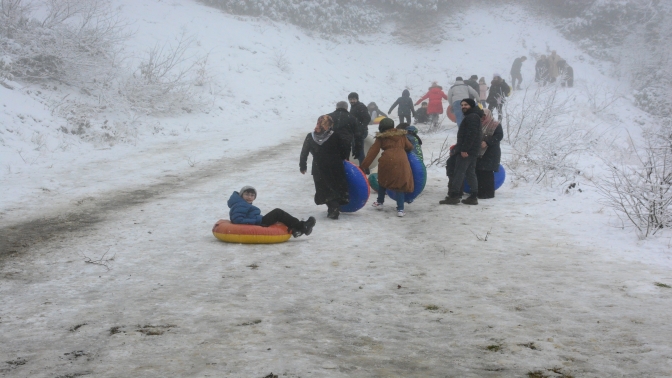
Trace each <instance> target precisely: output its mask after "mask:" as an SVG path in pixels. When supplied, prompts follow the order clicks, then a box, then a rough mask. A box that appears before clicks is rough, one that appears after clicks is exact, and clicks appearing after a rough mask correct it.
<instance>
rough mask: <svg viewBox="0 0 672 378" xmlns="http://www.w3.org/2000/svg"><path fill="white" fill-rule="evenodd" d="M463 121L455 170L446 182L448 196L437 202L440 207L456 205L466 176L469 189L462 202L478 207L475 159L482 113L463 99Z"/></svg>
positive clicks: (474, 105)
mask: <svg viewBox="0 0 672 378" xmlns="http://www.w3.org/2000/svg"><path fill="white" fill-rule="evenodd" d="M460 106H461V107H462V112H463V113H464V119H463V120H462V123H460V127H459V129H458V130H457V143H455V148H454V150H455V153H456V154H457V155H456V160H455V168H454V171H453V175H452V176H451V177H450V180H449V181H448V195H447V196H446V198H445V199H443V200H441V201H439V203H440V204H441V205H457V204H458V203H460V199H461V197H462V185H463V183H464V178H465V176H466V178H467V183H469V187H470V189H471V193H470V195H469V198H467V199H464V200H462V203H464V204H467V205H478V180H477V179H476V159H477V158H478V153H479V151H480V148H481V117H482V116H483V111H482V110H481V109H479V108H478V107H476V102H475V101H474V100H472V99H470V98H465V99H464V100H462V102H461V103H460Z"/></svg>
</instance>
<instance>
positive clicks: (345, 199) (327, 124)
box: [299, 115, 350, 219]
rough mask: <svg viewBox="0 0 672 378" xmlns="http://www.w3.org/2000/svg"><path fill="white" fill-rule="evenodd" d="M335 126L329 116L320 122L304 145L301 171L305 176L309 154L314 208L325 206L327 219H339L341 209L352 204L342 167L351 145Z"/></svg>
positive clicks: (300, 163)
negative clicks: (311, 158)
mask: <svg viewBox="0 0 672 378" xmlns="http://www.w3.org/2000/svg"><path fill="white" fill-rule="evenodd" d="M333 126H334V121H333V120H332V119H331V117H330V116H328V115H323V116H320V118H318V119H317V125H316V126H315V130H314V131H313V132H312V133H309V134H308V135H306V139H305V140H304V141H303V148H302V149H301V156H300V158H299V170H300V171H301V173H302V174H305V173H306V171H307V169H308V166H307V161H308V154H309V153H310V154H311V155H313V165H312V170H311V173H312V175H313V182H314V183H315V204H316V205H324V204H326V205H327V217H328V218H331V219H338V216H339V214H340V210H339V206H340V205H346V204H348V203H349V202H350V201H349V193H348V181H347V179H346V177H345V167H344V166H343V160H346V159H347V158H348V157H350V141H349V140H347V139H346V138H345V137H344V135H343V134H340V133H338V132H336V131H335V130H334V128H333Z"/></svg>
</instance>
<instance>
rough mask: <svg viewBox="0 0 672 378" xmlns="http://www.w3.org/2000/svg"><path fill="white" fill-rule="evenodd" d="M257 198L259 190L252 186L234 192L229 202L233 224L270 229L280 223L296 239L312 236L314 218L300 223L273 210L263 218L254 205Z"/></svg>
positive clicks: (280, 210)
mask: <svg viewBox="0 0 672 378" xmlns="http://www.w3.org/2000/svg"><path fill="white" fill-rule="evenodd" d="M256 198H257V190H256V189H254V188H253V187H251V186H244V187H243V188H242V189H240V192H233V194H231V197H229V200H228V201H227V205H229V209H230V210H229V219H230V220H231V223H233V224H253V225H257V226H262V227H268V226H272V225H274V224H276V223H278V222H280V223H282V224H284V225H285V226H287V229H288V230H289V233H290V234H292V236H294V237H295V238H298V237H299V236H301V235H310V234H311V233H312V232H313V227H314V226H315V218H313V217H309V218H308V220H307V221H300V220H298V219H296V218H294V217H293V216H291V215H290V214H288V213H287V212H286V211H284V210H282V209H273V210H271V212H270V213H268V214H266V215H264V216H263V217H262V216H261V210H259V208H258V207H256V206H254V205H252V202H254V200H255V199H256Z"/></svg>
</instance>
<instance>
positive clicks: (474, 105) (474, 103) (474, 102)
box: [460, 98, 476, 109]
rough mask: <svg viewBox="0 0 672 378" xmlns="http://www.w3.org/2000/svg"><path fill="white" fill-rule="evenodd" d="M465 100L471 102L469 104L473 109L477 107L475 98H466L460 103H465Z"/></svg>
mask: <svg viewBox="0 0 672 378" xmlns="http://www.w3.org/2000/svg"><path fill="white" fill-rule="evenodd" d="M463 102H466V103H467V104H469V106H471V108H472V109H476V101H474V100H473V99H471V98H465V99H464V100H462V101H460V103H463Z"/></svg>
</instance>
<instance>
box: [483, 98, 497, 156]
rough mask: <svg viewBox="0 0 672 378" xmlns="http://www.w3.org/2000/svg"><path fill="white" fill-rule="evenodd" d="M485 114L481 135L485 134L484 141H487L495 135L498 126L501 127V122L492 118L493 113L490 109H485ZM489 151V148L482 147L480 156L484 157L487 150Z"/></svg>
mask: <svg viewBox="0 0 672 378" xmlns="http://www.w3.org/2000/svg"><path fill="white" fill-rule="evenodd" d="M483 114H484V116H483V120H481V133H482V134H483V139H482V140H486V139H488V138H490V137H491V136H492V135H493V134H494V133H495V130H496V129H497V126H499V121H497V120H495V119H494V118H493V117H492V111H490V109H483ZM487 149H488V146H485V148H482V147H481V151H480V152H479V156H483V154H484V153H485V150H487Z"/></svg>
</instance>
